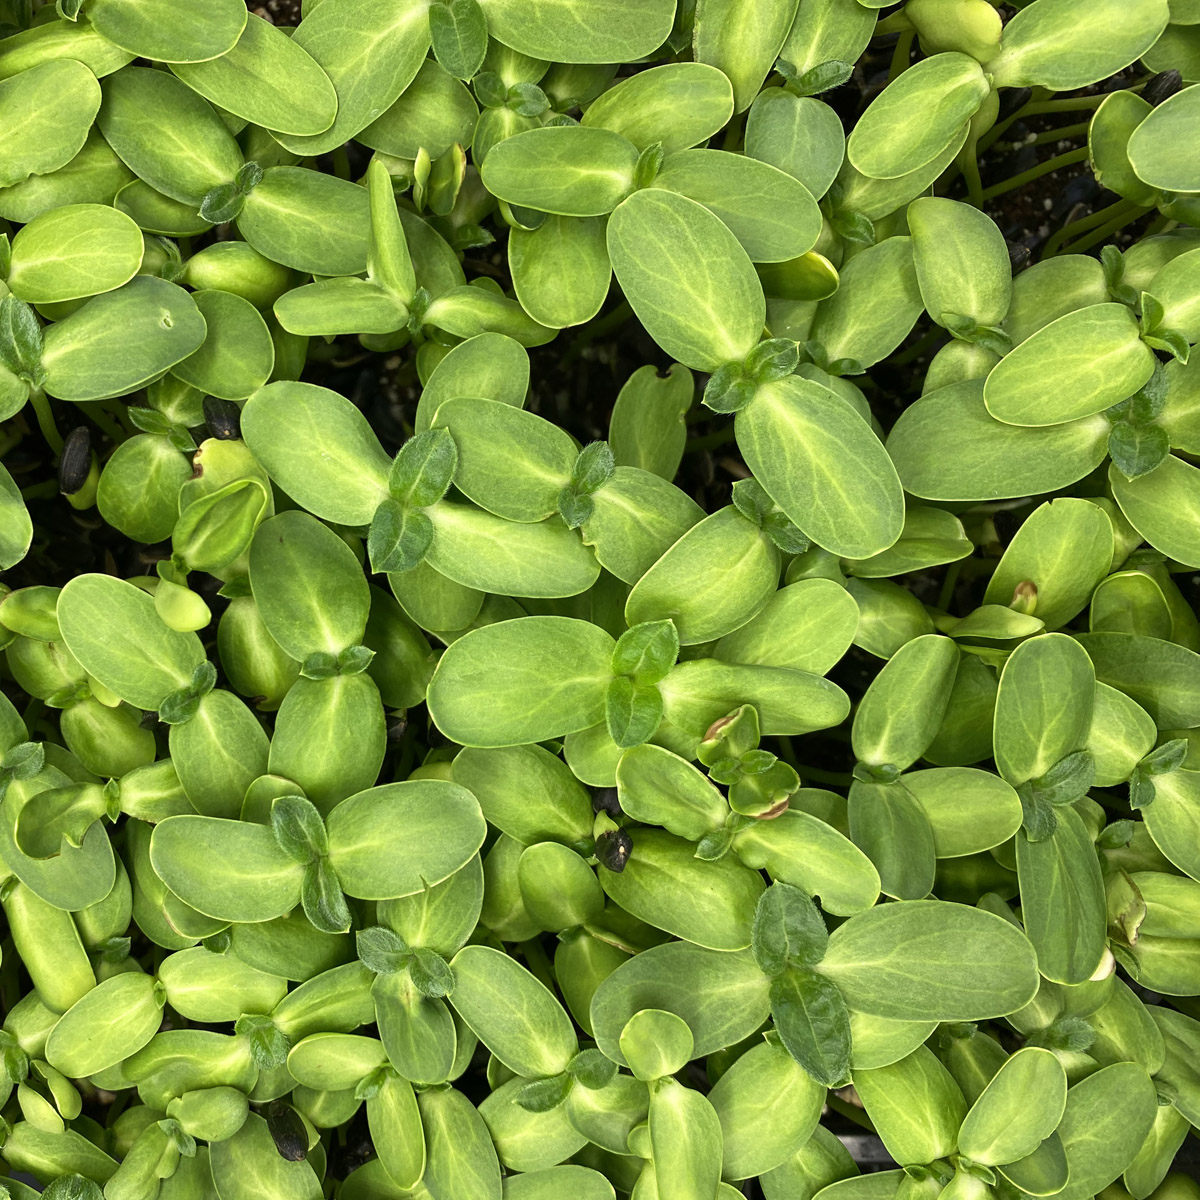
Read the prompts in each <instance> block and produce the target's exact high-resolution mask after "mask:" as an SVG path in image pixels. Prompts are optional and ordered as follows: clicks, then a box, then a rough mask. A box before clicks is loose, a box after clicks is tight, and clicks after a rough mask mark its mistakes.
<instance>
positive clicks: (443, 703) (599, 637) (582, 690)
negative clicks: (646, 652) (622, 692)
mask: <svg viewBox="0 0 1200 1200" xmlns="http://www.w3.org/2000/svg"><path fill="white" fill-rule="evenodd" d="M615 644H616V643H615V642H614V641H613V639H612V638H611V637H610V636H609V635H608V634H607V633H605V632H604V630H602V629H600V628H599V627H598V626H595V625H592V624H590V623H589V622H586V621H577V620H573V619H571V618H568V617H523V618H519V619H516V620H512V621H501V622H499V623H498V624H496V625H487V626H484V627H483V628H482V629H476V630H474V631H473V632H471V633H468V634H467V635H466V636H465V637H462V638H459V639H458V640H457V641H456V642H455V643H454V644H453V645H452V646H451V647H450V648H449V649H448V650H447V651H446V653H445V654H443V655H442V658H441V661H440V662H439V663H438V667H437V670H436V671H435V672H434V674H433V679H432V680H430V683H429V693H428V697H427V702H428V704H429V710H430V715H431V716H432V717H433V719H434V721H435V722H436V723H437V726H438V728H439V729H441V730H442V732H443V733H445V734H446V736H447V737H449V738H452V739H453V740H454V741H456V742H459V743H461V744H462V745H464V746H515V745H521V744H523V743H526V742H540V741H545V740H547V739H548V738H554V737H561V736H562V735H563V734H566V733H572V732H575V731H577V730H580V729H587V728H588V727H589V726H592V725H596V724H598V723H599V722H600V721H602V720H603V719H604V693H605V691H606V689H607V687H608V681H609V679H610V678H611V670H610V667H609V660H610V659H611V657H612V652H613V648H614V646H615Z"/></svg>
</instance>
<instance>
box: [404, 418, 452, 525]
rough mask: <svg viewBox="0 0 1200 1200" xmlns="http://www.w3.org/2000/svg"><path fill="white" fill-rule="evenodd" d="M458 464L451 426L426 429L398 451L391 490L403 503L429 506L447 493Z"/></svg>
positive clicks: (417, 506) (414, 505)
mask: <svg viewBox="0 0 1200 1200" xmlns="http://www.w3.org/2000/svg"><path fill="white" fill-rule="evenodd" d="M457 468H458V447H457V446H456V445H455V442H454V438H453V437H452V436H451V434H450V431H449V430H448V429H427V430H425V432H424V433H418V434H417V435H416V436H415V437H411V438H409V439H408V441H407V442H405V443H404V445H403V446H401V447H400V452H399V453H398V454H397V455H396V459H395V462H393V463H392V469H391V472H390V473H389V475H388V491H389V492H391V494H392V498H393V499H394V500H398V501H399V502H400V503H401V504H405V505H409V506H411V507H414V508H428V507H429V506H430V505H431V504H436V503H437V502H438V501H439V500H440V499H441V498H442V497H443V496H444V495H445V494H446V489H447V488H449V486H450V484H451V482H452V481H453V479H454V472H455V471H456V470H457Z"/></svg>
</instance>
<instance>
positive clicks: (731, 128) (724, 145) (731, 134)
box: [721, 113, 746, 150]
mask: <svg viewBox="0 0 1200 1200" xmlns="http://www.w3.org/2000/svg"><path fill="white" fill-rule="evenodd" d="M745 124H746V115H745V113H738V114H737V116H736V117H734V118H733V120H732V121H730V122H729V124H728V125H727V126H726V127H725V136H724V137H723V138H722V139H721V149H722V150H736V149H737V148H738V143H739V142H740V141H741V140H742V130H743V128H744V127H745Z"/></svg>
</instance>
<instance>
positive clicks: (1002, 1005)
mask: <svg viewBox="0 0 1200 1200" xmlns="http://www.w3.org/2000/svg"><path fill="white" fill-rule="evenodd" d="M817 969H818V970H819V971H820V972H821V974H823V975H828V976H829V978H830V979H832V980H833V982H834V983H836V984H837V986H838V987H839V988H840V989H841V991H842V993H843V994H844V995H845V997H846V1003H847V1004H848V1005H850V1006H851V1007H852V1008H853V1009H855V1010H857V1011H859V1012H863V1013H867V1014H876V1015H878V1016H882V1017H893V1018H895V1019H896V1020H901V1021H926V1020H942V1021H974V1020H982V1019H983V1018H984V1017H986V1016H1000V1015H1003V1013H1007V1012H1016V1010H1017V1009H1019V1008H1021V1007H1022V1006H1023V1005H1025V1004H1026V1003H1028V1001H1029V1000H1030V999H1032V998H1033V995H1034V993H1035V992H1036V991H1037V981H1038V976H1037V967H1036V964H1035V959H1034V953H1033V947H1032V946H1030V944H1029V942H1028V941H1027V940H1026V938H1025V935H1024V934H1023V933H1021V931H1020V930H1019V929H1017V928H1016V927H1015V926H1013V925H1012V924H1010V923H1009V922H1008V921H1005V920H1003V919H1002V918H1000V917H997V916H993V915H992V914H991V913H988V912H984V911H983V910H981V909H976V908H967V907H966V906H964V905H961V904H954V903H950V902H948V901H944V900H905V901H900V902H899V903H896V904H885V905H881V906H878V907H876V908H873V909H871V910H870V911H869V912H865V913H861V914H860V915H858V916H855V917H851V918H850V920H848V921H847V922H846V923H845V924H844V925H841V926H839V927H838V928H837V929H835V930H834V931H833V933H832V934H831V935H830V937H829V949H828V951H827V952H826V954H825V958H824V959H823V960H822V961H821V962H820V963H819V964H818V968H817Z"/></svg>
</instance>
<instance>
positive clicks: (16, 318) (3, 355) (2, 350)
mask: <svg viewBox="0 0 1200 1200" xmlns="http://www.w3.org/2000/svg"><path fill="white" fill-rule="evenodd" d="M0 364H3V365H4V366H5V367H7V368H8V369H9V371H11V372H12V373H13V374H14V375H16V376H17V378H18V379H24V380H25V381H26V382H27V383H30V384H31V385H33V386H34V387H40V386H41V384H42V383H43V381H44V380H45V378H46V372H45V369H44V368H43V366H42V327H41V325H39V324H38V319H37V317H36V316H35V315H34V312H33V309H32V308H30V307H29V305H28V304H26V303H25V301H24V300H18V299H17V297H16V296H13V295H11V294H9V295H6V296H5V297H4V299H3V300H0Z"/></svg>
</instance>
